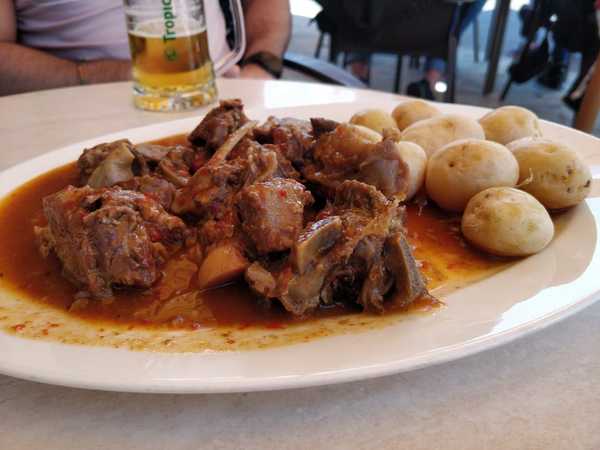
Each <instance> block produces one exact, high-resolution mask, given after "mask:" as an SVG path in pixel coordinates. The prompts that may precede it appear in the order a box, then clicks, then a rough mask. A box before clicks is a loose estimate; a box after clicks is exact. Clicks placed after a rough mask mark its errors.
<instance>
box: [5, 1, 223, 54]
mask: <svg viewBox="0 0 600 450" xmlns="http://www.w3.org/2000/svg"><path fill="white" fill-rule="evenodd" d="M204 5H205V14H206V25H207V29H208V40H209V48H210V54H211V56H212V58H213V60H216V59H218V58H220V57H221V56H223V55H224V54H225V53H226V52H227V51H229V48H228V46H227V41H226V38H225V36H226V30H225V19H224V18H223V12H222V11H221V8H220V7H219V2H218V0H204ZM15 11H16V16H17V31H18V41H19V42H20V43H21V44H23V45H26V46H28V47H33V48H37V49H40V50H44V51H46V52H49V53H52V54H53V55H56V56H58V57H61V58H65V59H70V60H76V61H89V60H94V59H104V58H110V59H129V58H130V55H129V44H128V41H127V31H126V26H125V13H124V9H123V1H122V0H15Z"/></svg>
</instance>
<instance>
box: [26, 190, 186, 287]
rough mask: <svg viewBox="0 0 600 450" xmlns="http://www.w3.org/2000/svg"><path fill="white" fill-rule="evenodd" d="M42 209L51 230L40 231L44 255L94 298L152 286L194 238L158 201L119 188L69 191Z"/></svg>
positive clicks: (52, 197)
mask: <svg viewBox="0 0 600 450" xmlns="http://www.w3.org/2000/svg"><path fill="white" fill-rule="evenodd" d="M43 209H44V214H45V216H46V218H47V220H48V225H47V226H46V227H43V228H37V229H36V234H37V236H38V238H39V240H40V247H41V249H42V253H43V254H46V255H47V254H48V253H49V252H50V251H53V252H54V253H55V254H56V256H58V258H59V259H60V261H61V262H62V265H63V273H64V274H65V276H66V277H67V278H69V279H70V280H71V281H72V282H74V283H76V284H77V285H78V286H79V287H81V288H82V290H83V292H84V293H87V294H89V295H91V296H93V297H96V298H107V297H111V296H112V294H113V288H118V287H138V288H148V287H150V286H152V284H154V282H155V281H156V280H157V279H158V277H159V273H160V272H159V270H160V268H161V266H162V265H163V264H164V263H165V262H166V260H167V259H168V258H169V256H170V255H172V254H173V253H174V252H175V251H176V250H178V249H179V248H181V247H182V246H183V245H184V243H185V241H186V239H188V238H189V237H191V235H192V231H191V230H189V229H188V228H187V227H186V226H185V224H184V222H183V221H182V220H181V219H180V218H178V217H175V216H173V215H170V214H168V213H167V212H165V210H164V209H163V208H162V206H160V204H159V203H158V202H157V201H156V200H153V199H152V198H150V197H148V196H147V195H144V194H141V193H139V192H135V191H127V190H122V189H121V188H119V187H114V188H101V189H93V188H90V187H88V186H85V187H81V188H76V187H72V186H69V187H67V188H66V189H63V190H62V191H60V192H57V193H56V194H52V195H50V196H48V197H46V198H45V199H44V202H43Z"/></svg>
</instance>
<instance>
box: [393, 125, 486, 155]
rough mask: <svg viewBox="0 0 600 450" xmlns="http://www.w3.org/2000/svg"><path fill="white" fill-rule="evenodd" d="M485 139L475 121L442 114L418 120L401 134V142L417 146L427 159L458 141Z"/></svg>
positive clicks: (481, 129)
mask: <svg viewBox="0 0 600 450" xmlns="http://www.w3.org/2000/svg"><path fill="white" fill-rule="evenodd" d="M470 138H473V139H485V133H484V132H483V128H482V127H481V125H479V123H478V122H477V121H476V120H473V119H471V118H469V117H465V116H461V115H459V114H442V115H439V116H435V117H432V118H430V119H425V120H420V121H419V122H417V123H414V124H413V125H411V126H409V127H408V128H407V129H405V130H404V131H403V132H402V140H403V141H409V142H414V143H415V144H419V145H420V146H421V147H422V148H423V150H425V153H427V156H428V157H431V156H432V155H433V154H434V153H435V152H436V151H438V150H439V149H440V148H442V147H443V146H444V145H447V144H449V143H451V142H454V141H457V140H459V139H470Z"/></svg>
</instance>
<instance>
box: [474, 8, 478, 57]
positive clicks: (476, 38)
mask: <svg viewBox="0 0 600 450" xmlns="http://www.w3.org/2000/svg"><path fill="white" fill-rule="evenodd" d="M473 57H474V58H475V62H476V63H478V62H479V17H475V20H474V21H473Z"/></svg>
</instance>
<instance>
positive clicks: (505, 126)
mask: <svg viewBox="0 0 600 450" xmlns="http://www.w3.org/2000/svg"><path fill="white" fill-rule="evenodd" d="M479 123H480V124H481V126H482V127H483V130H484V131H485V138H486V139H487V140H488V141H494V142H498V143H499V144H503V145H506V144H508V143H510V142H513V141H516V140H518V139H521V138H524V137H540V136H541V135H542V130H541V129H540V122H539V120H538V117H537V116H536V115H535V114H534V113H533V112H531V111H529V110H528V109H526V108H521V107H520V106H502V107H501V108H498V109H495V110H494V111H491V112H489V113H487V114H486V115H485V116H483V117H482V118H481V119H479Z"/></svg>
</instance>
